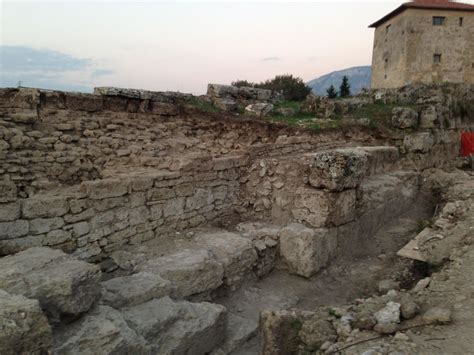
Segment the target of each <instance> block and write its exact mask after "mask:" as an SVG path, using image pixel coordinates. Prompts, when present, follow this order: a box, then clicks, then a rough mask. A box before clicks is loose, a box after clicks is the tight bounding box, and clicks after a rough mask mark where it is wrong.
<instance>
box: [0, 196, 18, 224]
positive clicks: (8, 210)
mask: <svg viewBox="0 0 474 355" xmlns="http://www.w3.org/2000/svg"><path fill="white" fill-rule="evenodd" d="M19 218H20V202H19V201H16V202H12V203H4V204H0V222H11V221H14V220H16V219H19Z"/></svg>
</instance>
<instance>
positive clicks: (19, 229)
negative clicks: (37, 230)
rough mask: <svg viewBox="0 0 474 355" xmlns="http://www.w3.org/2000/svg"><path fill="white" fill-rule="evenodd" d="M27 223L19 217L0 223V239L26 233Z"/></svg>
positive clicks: (16, 236)
mask: <svg viewBox="0 0 474 355" xmlns="http://www.w3.org/2000/svg"><path fill="white" fill-rule="evenodd" d="M28 230H29V223H28V221H24V220H21V219H17V220H16V221H13V222H1V223H0V240H5V239H14V238H19V237H23V236H25V235H27V234H28Z"/></svg>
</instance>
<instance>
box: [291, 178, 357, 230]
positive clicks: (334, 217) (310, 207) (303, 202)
mask: <svg viewBox="0 0 474 355" xmlns="http://www.w3.org/2000/svg"><path fill="white" fill-rule="evenodd" d="M355 202H356V193H355V190H346V191H342V192H327V191H323V190H316V189H312V188H306V187H302V188H299V189H298V190H297V191H296V194H295V208H294V209H293V210H292V213H293V217H294V218H296V219H297V220H298V221H303V222H306V223H308V224H310V225H311V226H312V227H315V228H320V227H330V226H338V225H341V224H345V223H348V222H350V221H352V220H353V219H354V218H355Z"/></svg>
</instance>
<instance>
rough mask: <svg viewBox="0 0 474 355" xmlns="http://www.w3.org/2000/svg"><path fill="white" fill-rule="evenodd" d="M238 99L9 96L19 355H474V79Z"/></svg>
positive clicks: (10, 313) (1, 93) (8, 332)
mask: <svg viewBox="0 0 474 355" xmlns="http://www.w3.org/2000/svg"><path fill="white" fill-rule="evenodd" d="M212 89H213V90H214V95H215V96H216V95H217V94H215V93H216V92H217V93H222V92H224V93H229V92H231V93H232V94H233V95H234V96H235V95H237V96H236V97H234V99H232V100H234V101H233V102H234V103H235V105H238V103H239V102H240V103H243V104H244V105H245V106H247V105H248V104H251V105H254V107H257V108H264V107H267V108H268V107H270V106H268V105H269V103H268V102H269V101H272V100H276V99H275V98H273V97H272V96H271V93H268V92H266V90H263V91H262V92H259V91H258V90H255V89H252V90H253V91H252V90H250V89H249V91H245V90H244V91H245V92H244V94H245V95H244V97H242V96H239V95H243V94H242V93H241V92H240V91H238V90H237V89H235V88H234V89H233V88H229V87H221V86H213V87H212ZM239 90H242V89H239ZM217 96H218V95H217ZM230 100H231V99H228V98H225V99H223V98H219V97H217V98H216V97H212V95H211V97H199V98H198V97H193V96H191V95H184V94H177V93H158V92H146V91H138V90H127V89H116V88H100V89H97V90H96V93H95V94H90V95H89V94H76V93H64V92H52V91H44V90H36V89H1V90H0V162H1V167H0V255H1V257H0V330H1V331H0V353H1V354H45V353H48V352H49V353H54V354H189V355H198V354H214V355H217V354H258V353H261V354H319V353H340V354H415V353H416V354H438V353H439V354H446V353H449V354H457V353H459V354H461V353H462V354H466V353H470V352H471V351H472V350H471V348H472V344H471V343H472V341H471V339H472V338H473V337H474V317H473V316H474V304H473V302H474V301H473V299H474V288H473V287H474V279H473V278H474V273H473V272H472V269H473V266H474V249H473V247H472V242H473V240H474V239H473V238H474V234H473V233H474V213H473V206H474V179H473V172H472V170H470V164H469V162H468V161H467V159H461V158H459V150H460V147H459V144H460V133H461V132H462V131H463V130H472V129H473V128H474V106H473V104H472V103H473V102H474V88H473V87H472V86H463V85H457V86H455V85H445V86H433V87H407V88H404V89H401V90H398V91H384V92H381V91H379V92H368V93H364V94H363V95H362V96H360V97H355V98H351V99H347V100H336V101H328V100H321V99H318V98H311V99H309V102H308V105H307V106H308V107H309V111H310V112H311V113H312V114H314V117H315V118H314V122H321V121H322V120H326V121H329V120H331V119H329V118H325V117H326V116H327V115H326V114H321V112H327V111H328V110H331V111H334V110H336V111H337V110H339V111H337V112H338V117H337V118H336V119H335V120H337V121H334V122H331V124H330V125H329V126H328V127H329V128H327V129H324V128H323V129H322V128H320V127H319V128H318V129H311V128H309V127H298V126H294V125H288V124H284V123H275V122H271V121H270V120H267V119H265V118H264V117H263V115H262V114H261V112H259V114H258V116H259V117H255V114H253V115H252V116H251V115H250V114H251V113H252V112H247V113H246V114H245V113H244V114H242V112H240V113H239V114H238V113H235V112H229V111H227V109H228V106H229V105H230V104H229V102H230ZM224 104H225V105H224ZM259 105H260V106H259ZM374 105H376V106H374ZM236 107H237V106H236ZM371 107H377V108H378V109H380V108H381V107H382V108H384V107H385V108H386V107H390V111H389V116H388V117H385V119H383V118H382V119H381V120H380V122H374V118H373V117H366V118H365V119H360V117H357V119H356V118H354V117H353V114H354V110H360V109H361V108H362V109H364V110H366V111H364V112H368V114H370V112H371V111H370V108H371ZM392 108H393V109H392ZM236 110H237V112H239V110H238V109H236ZM359 112H360V111H359ZM378 118H379V117H378ZM367 122H369V124H367ZM346 123H347V124H346Z"/></svg>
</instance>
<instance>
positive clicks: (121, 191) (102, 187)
mask: <svg viewBox="0 0 474 355" xmlns="http://www.w3.org/2000/svg"><path fill="white" fill-rule="evenodd" d="M85 186H86V189H87V195H88V196H89V197H90V198H92V199H94V200H101V199H104V198H109V197H119V196H123V195H125V194H126V193H127V192H128V182H127V181H121V180H95V181H88V182H87V183H85Z"/></svg>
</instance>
